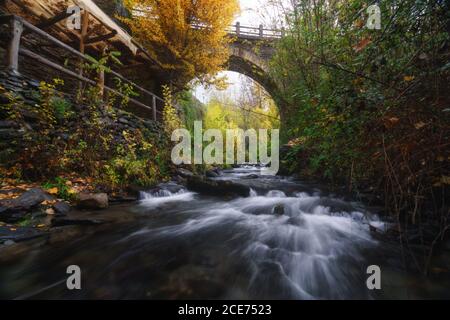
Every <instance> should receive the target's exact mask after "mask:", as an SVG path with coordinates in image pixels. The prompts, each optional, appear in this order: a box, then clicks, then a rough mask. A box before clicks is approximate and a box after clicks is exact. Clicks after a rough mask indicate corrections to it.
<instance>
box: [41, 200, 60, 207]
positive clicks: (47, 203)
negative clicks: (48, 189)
mask: <svg viewBox="0 0 450 320" xmlns="http://www.w3.org/2000/svg"><path fill="white" fill-rule="evenodd" d="M56 201H57V200H44V201H42V202H41V204H42V205H43V206H51V205H54V204H55V203H56Z"/></svg>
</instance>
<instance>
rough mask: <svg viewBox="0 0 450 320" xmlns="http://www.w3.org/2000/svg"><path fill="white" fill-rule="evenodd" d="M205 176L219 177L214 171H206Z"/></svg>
mask: <svg viewBox="0 0 450 320" xmlns="http://www.w3.org/2000/svg"><path fill="white" fill-rule="evenodd" d="M205 176H207V177H208V178H217V177H219V176H220V175H219V174H218V173H217V172H216V171H215V170H208V171H206V172H205Z"/></svg>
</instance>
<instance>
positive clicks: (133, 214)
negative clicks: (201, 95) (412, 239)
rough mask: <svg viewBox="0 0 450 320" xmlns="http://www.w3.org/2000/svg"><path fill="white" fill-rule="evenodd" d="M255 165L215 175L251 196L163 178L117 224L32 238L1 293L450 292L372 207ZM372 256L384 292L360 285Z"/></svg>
mask: <svg viewBox="0 0 450 320" xmlns="http://www.w3.org/2000/svg"><path fill="white" fill-rule="evenodd" d="M258 172H259V171H258V170H257V168H254V167H241V168H236V169H232V170H228V171H224V172H223V175H222V176H221V177H219V178H217V179H225V180H232V181H238V182H240V183H242V184H247V185H249V186H250V187H251V188H252V193H251V196H250V197H248V198H226V197H212V196H205V195H200V194H197V193H194V192H190V191H188V190H186V189H184V188H180V187H177V188H174V185H172V186H171V185H168V188H167V189H165V190H161V191H159V192H154V193H145V192H144V193H142V197H141V198H142V200H141V201H139V202H138V203H131V204H121V205H116V206H112V207H111V208H110V209H108V213H107V214H108V215H110V216H116V217H117V216H120V217H121V219H120V222H119V223H114V224H110V225H107V226H104V227H101V228H98V227H92V228H88V227H86V228H84V229H80V228H78V229H74V232H75V234H74V236H73V238H72V239H70V240H66V241H50V242H45V243H43V241H41V242H39V241H36V244H34V246H32V247H31V248H28V249H27V250H29V252H28V253H27V254H26V255H24V256H23V257H22V258H20V259H17V260H14V261H13V262H10V263H8V264H3V265H1V266H0V279H1V282H0V297H3V298H9V299H12V298H19V299H55V298H64V299H133V298H138V299H202V298H208V299H398V298H401V299H407V298H431V297H439V298H450V292H449V290H448V288H450V281H449V279H448V277H447V278H442V277H441V278H439V279H432V278H431V279H430V278H425V277H422V276H420V275H418V274H417V273H410V272H406V271H405V269H404V266H403V262H402V261H403V260H402V251H401V248H400V247H399V246H396V245H394V244H392V243H391V242H388V241H384V240H383V239H382V237H380V236H376V233H377V232H375V233H374V230H385V229H386V228H387V227H388V223H386V222H383V221H382V220H381V219H380V218H379V217H378V216H377V215H376V214H374V213H373V212H372V211H371V210H370V208H366V207H364V206H363V205H362V204H360V203H357V202H352V201H348V200H344V199H343V198H342V197H338V196H336V195H333V194H330V193H328V192H324V191H321V188H320V187H317V186H314V185H309V184H305V183H302V182H299V181H295V180H293V179H290V178H283V177H276V176H259V174H258ZM252 175H255V176H252ZM90 214H91V215H96V214H97V213H90ZM65 232H66V231H65ZM69 265H78V266H79V267H80V268H81V271H82V290H73V291H69V290H67V289H66V286H65V278H66V277H67V275H66V273H65V271H66V268H67V266H69ZM370 265H377V266H379V267H380V269H381V285H382V287H381V290H369V289H368V288H367V285H366V280H367V278H368V277H369V275H368V274H367V267H368V266H370Z"/></svg>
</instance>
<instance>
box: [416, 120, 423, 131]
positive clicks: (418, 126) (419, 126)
mask: <svg viewBox="0 0 450 320" xmlns="http://www.w3.org/2000/svg"><path fill="white" fill-rule="evenodd" d="M414 127H415V128H416V129H417V130H419V129H421V128H423V127H425V123H423V122H422V121H420V122H417V123H416V124H415V125H414Z"/></svg>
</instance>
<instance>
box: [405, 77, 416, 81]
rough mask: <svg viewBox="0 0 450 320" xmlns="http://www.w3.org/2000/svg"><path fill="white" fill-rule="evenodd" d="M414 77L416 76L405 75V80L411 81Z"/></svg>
mask: <svg viewBox="0 0 450 320" xmlns="http://www.w3.org/2000/svg"><path fill="white" fill-rule="evenodd" d="M414 78H415V77H414V76H404V77H403V80H405V81H406V82H409V81H413V80H414Z"/></svg>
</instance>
